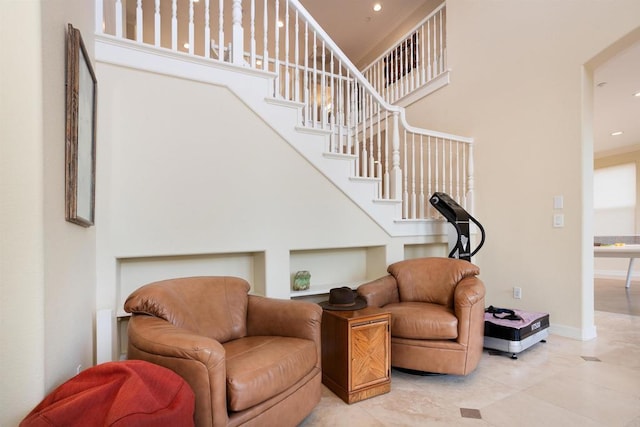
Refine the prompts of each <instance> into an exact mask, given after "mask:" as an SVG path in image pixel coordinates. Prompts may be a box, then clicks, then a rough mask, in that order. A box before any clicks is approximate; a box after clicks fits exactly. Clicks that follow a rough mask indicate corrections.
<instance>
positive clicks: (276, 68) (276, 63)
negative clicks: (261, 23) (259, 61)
mask: <svg viewBox="0 0 640 427" xmlns="http://www.w3.org/2000/svg"><path fill="white" fill-rule="evenodd" d="M275 6H276V8H275V12H274V20H273V22H274V27H273V28H274V34H275V36H274V37H275V46H274V48H273V72H274V73H276V74H277V75H278V76H280V28H279V27H278V20H279V19H280V1H279V0H276V4H275ZM274 83H275V94H276V96H279V95H280V79H275V82H274Z"/></svg>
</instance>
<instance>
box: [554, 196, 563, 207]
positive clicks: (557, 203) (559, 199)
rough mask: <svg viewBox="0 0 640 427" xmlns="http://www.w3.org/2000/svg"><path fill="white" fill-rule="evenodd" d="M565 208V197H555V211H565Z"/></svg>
mask: <svg viewBox="0 0 640 427" xmlns="http://www.w3.org/2000/svg"><path fill="white" fill-rule="evenodd" d="M563 208H564V197H563V196H553V209H563Z"/></svg>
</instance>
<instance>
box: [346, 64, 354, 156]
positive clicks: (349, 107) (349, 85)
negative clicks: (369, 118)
mask: <svg viewBox="0 0 640 427" xmlns="http://www.w3.org/2000/svg"><path fill="white" fill-rule="evenodd" d="M345 84H346V85H347V87H346V88H345V90H346V92H347V93H346V95H347V102H346V105H347V111H346V118H345V123H346V125H347V147H346V149H347V154H353V153H352V152H351V147H352V146H353V130H352V129H353V111H354V109H355V105H354V102H353V92H352V91H353V83H352V81H351V72H350V71H349V70H348V69H347V75H346V80H345Z"/></svg>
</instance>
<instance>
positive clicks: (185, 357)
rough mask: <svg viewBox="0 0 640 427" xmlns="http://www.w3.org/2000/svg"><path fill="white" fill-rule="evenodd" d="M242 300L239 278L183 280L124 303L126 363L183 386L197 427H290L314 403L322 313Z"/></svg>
mask: <svg viewBox="0 0 640 427" xmlns="http://www.w3.org/2000/svg"><path fill="white" fill-rule="evenodd" d="M248 292H249V283H247V282H246V281H245V280H243V279H240V278H236V277H190V278H181V279H171V280H165V281H161V282H155V283H151V284H148V285H145V286H143V287H141V288H139V289H138V290H136V291H135V292H133V293H132V294H131V295H130V296H129V298H128V299H127V301H126V302H125V305H124V308H125V310H126V311H127V312H129V313H133V315H132V317H131V319H130V320H129V326H128V338H129V342H128V348H127V354H128V358H129V359H142V360H147V361H149V362H152V363H156V364H158V365H162V366H165V367H167V368H169V369H171V370H173V371H174V372H176V373H178V375H180V376H181V377H182V378H184V379H185V380H186V381H187V382H188V383H189V385H190V386H191V388H192V389H193V391H194V393H195V398H196V403H195V414H194V418H195V424H196V426H198V427H202V426H213V427H217V426H238V425H248V426H275V425H277V426H295V425H297V424H299V423H300V422H301V421H302V420H303V419H304V418H305V417H306V416H307V415H308V414H309V413H310V412H311V411H312V410H313V408H314V407H315V406H316V404H317V403H318V402H319V401H320V395H321V392H322V384H321V379H322V375H321V363H320V321H321V318H322V309H321V308H320V306H318V305H317V304H312V303H309V302H302V301H290V300H277V299H271V298H265V297H260V296H256V295H248Z"/></svg>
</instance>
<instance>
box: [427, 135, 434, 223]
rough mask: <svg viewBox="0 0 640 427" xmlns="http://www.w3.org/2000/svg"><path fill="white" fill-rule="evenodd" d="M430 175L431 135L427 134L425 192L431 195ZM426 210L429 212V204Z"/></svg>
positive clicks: (431, 168)
mask: <svg viewBox="0 0 640 427" xmlns="http://www.w3.org/2000/svg"><path fill="white" fill-rule="evenodd" d="M432 175H433V165H432V163H431V136H430V135H429V136H427V194H429V197H431V194H432V193H433V190H432V186H431V184H432ZM427 211H428V212H431V205H428V206H427ZM429 217H430V218H432V215H431V214H429Z"/></svg>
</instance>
